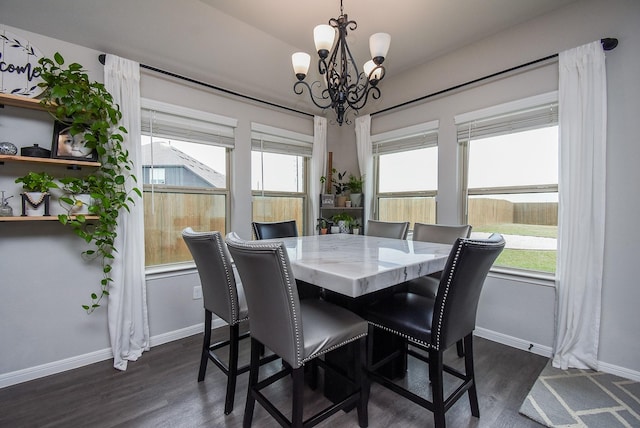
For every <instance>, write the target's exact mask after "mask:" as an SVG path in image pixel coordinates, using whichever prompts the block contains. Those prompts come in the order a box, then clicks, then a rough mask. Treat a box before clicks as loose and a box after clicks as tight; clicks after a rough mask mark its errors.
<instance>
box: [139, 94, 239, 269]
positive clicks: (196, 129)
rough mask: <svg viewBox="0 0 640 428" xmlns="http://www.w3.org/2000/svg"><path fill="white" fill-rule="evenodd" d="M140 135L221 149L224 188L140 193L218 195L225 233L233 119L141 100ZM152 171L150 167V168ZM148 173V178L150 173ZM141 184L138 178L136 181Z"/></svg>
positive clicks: (178, 266)
mask: <svg viewBox="0 0 640 428" xmlns="http://www.w3.org/2000/svg"><path fill="white" fill-rule="evenodd" d="M140 107H141V129H140V131H141V134H143V135H153V138H163V139H164V138H166V139H169V140H180V141H187V142H192V143H196V144H205V145H212V146H218V147H224V148H225V168H226V171H225V176H226V184H225V187H224V188H210V189H209V188H207V189H203V188H194V187H176V186H166V185H162V184H155V183H153V181H150V184H147V185H144V186H143V187H144V188H143V190H144V191H148V190H149V189H150V190H151V192H152V193H153V192H154V191H155V190H157V189H158V190H159V189H165V190H168V191H170V192H173V193H176V192H178V193H185V194H186V193H206V194H211V195H220V196H224V198H225V228H226V230H229V228H230V224H231V194H230V189H231V181H230V180H231V176H232V171H231V151H232V150H233V148H234V147H235V128H236V127H237V125H238V121H237V119H234V118H230V117H226V116H222V115H218V114H214V113H209V112H203V111H201V110H196V109H191V108H188V107H183V106H178V105H174V104H169V103H165V102H161V101H156V100H151V99H148V98H141V100H140ZM152 171H153V167H152ZM152 171H151V172H150V177H151V176H152V175H153V172H152ZM140 179H141V180H142V177H140ZM181 266H184V267H186V268H189V267H192V266H193V262H176V263H169V264H160V265H151V266H147V268H146V269H147V272H153V273H155V272H164V271H172V270H176V269H181Z"/></svg>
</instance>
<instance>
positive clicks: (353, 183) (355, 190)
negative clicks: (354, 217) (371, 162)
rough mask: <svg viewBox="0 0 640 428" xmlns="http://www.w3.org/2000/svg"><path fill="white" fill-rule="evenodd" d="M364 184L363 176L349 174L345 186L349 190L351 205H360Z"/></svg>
mask: <svg viewBox="0 0 640 428" xmlns="http://www.w3.org/2000/svg"><path fill="white" fill-rule="evenodd" d="M363 185H364V176H362V177H356V176H355V175H353V174H349V182H348V183H347V186H348V187H349V190H350V191H351V194H350V196H349V197H350V198H351V206H352V207H359V206H361V205H362V186H363Z"/></svg>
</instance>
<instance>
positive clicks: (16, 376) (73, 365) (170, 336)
mask: <svg viewBox="0 0 640 428" xmlns="http://www.w3.org/2000/svg"><path fill="white" fill-rule="evenodd" d="M223 325H226V323H225V322H224V321H222V320H221V319H219V318H218V319H216V320H214V321H213V327H212V328H218V327H222V326H223ZM203 326H204V323H201V324H196V325H192V326H189V327H185V328H182V329H179V330H174V331H171V332H168V333H163V334H159V335H157V336H152V337H150V338H149V344H150V347H152V348H153V347H154V346H159V345H162V344H164V343H168V342H173V341H174V340H178V339H182V338H185V337H188V336H192V335H194V334H199V333H202V328H203ZM111 358H113V353H112V352H111V348H107V349H101V350H98V351H94V352H90V353H88V354H83V355H76V356H74V357H70V358H65V359H63V360H59V361H53V362H50V363H46V364H41V365H39V366H34V367H28V368H26V369H21V370H16V371H14V372H9V373H3V374H0V388H6V387H7V386H11V385H16V384H18V383H22V382H28V381H30V380H34V379H39V378H41V377H45V376H50V375H53V374H56V373H61V372H65V371H67V370H72V369H77V368H79V367H84V366H87V365H89V364H93V363H98V362H100V361H105V360H109V359H111Z"/></svg>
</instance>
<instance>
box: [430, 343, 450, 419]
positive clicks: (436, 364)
mask: <svg viewBox="0 0 640 428" xmlns="http://www.w3.org/2000/svg"><path fill="white" fill-rule="evenodd" d="M442 364H443V362H442V351H429V368H430V370H429V371H430V372H431V375H432V378H431V391H432V395H433V420H434V423H435V427H436V428H445V426H446V421H445V409H444V387H443V379H442V372H443V368H442ZM432 366H433V367H432Z"/></svg>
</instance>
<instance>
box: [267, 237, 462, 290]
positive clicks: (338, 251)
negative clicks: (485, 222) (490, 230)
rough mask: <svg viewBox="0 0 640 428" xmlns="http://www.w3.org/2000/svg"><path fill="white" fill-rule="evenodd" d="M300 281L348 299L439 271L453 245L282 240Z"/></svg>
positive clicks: (352, 239) (350, 239)
mask: <svg viewBox="0 0 640 428" xmlns="http://www.w3.org/2000/svg"><path fill="white" fill-rule="evenodd" d="M278 241H282V242H284V244H285V246H286V248H287V251H288V255H289V260H290V261H291V267H292V269H293V273H294V275H295V277H296V279H299V280H302V281H305V282H308V283H311V284H315V285H317V286H319V287H323V288H325V289H327V290H331V291H335V292H336V293H340V294H343V295H345V296H349V297H358V296H362V295H364V294H367V293H372V292H374V291H378V290H382V289H384V288H387V287H390V286H392V285H396V284H400V283H402V282H404V281H408V280H410V279H414V278H418V277H420V276H423V275H428V274H430V273H433V272H438V271H441V270H442V269H443V268H444V265H445V263H446V261H447V257H448V256H449V252H450V251H451V245H445V244H436V243H432V242H419V241H406V240H401V239H390V238H377V237H373V236H364V235H350V234H329V235H313V236H300V237H297V238H282V239H278Z"/></svg>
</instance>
